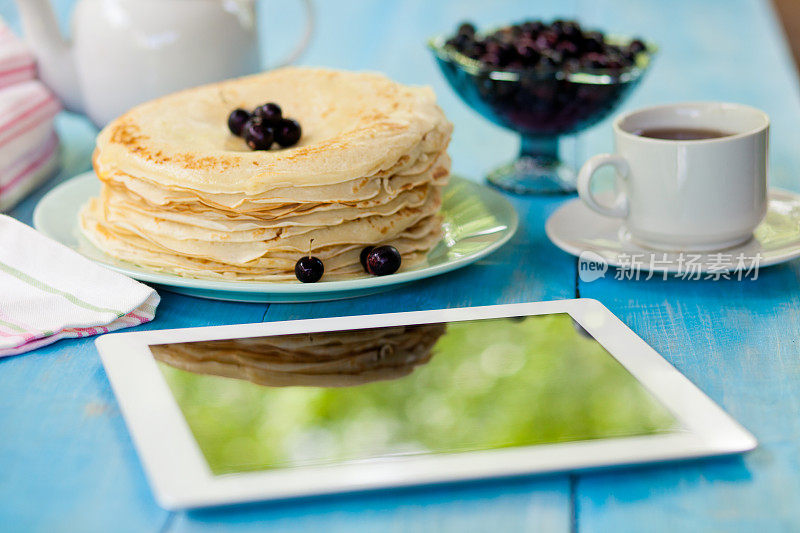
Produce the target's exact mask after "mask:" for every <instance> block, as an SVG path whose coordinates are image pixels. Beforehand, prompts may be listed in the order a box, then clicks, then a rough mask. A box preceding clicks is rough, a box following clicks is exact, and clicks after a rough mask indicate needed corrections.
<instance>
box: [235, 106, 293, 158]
mask: <svg viewBox="0 0 800 533" xmlns="http://www.w3.org/2000/svg"><path fill="white" fill-rule="evenodd" d="M228 128H229V129H230V130H231V133H233V134H234V135H236V136H238V137H242V138H244V142H246V143H247V146H249V147H250V149H251V150H269V149H270V148H272V144H273V143H278V144H279V145H280V146H281V147H282V148H287V147H289V146H294V145H295V144H297V141H299V140H300V135H301V134H302V130H301V129H300V124H299V123H298V122H297V121H296V120H293V119H291V118H283V111H282V110H281V108H280V106H279V105H278V104H275V103H273V102H269V103H266V104H264V105H260V106H258V107H257V108H255V109H254V110H253V112H252V113H251V112H249V111H247V110H246V109H241V108H239V109H234V110H233V111H231V114H230V115H228Z"/></svg>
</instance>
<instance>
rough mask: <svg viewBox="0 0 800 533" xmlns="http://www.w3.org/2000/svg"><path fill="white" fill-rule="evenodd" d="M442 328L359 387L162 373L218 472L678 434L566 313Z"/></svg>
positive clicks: (659, 409)
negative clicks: (402, 366) (401, 367)
mask: <svg viewBox="0 0 800 533" xmlns="http://www.w3.org/2000/svg"><path fill="white" fill-rule="evenodd" d="M443 326H444V325H442V326H437V327H439V328H441V329H440V330H439V331H438V333H436V336H434V337H433V338H432V339H430V342H429V344H428V346H427V348H428V349H427V352H428V353H427V357H430V359H427V357H419V353H417V355H415V356H414V358H412V359H413V364H412V365H410V367H409V368H408V369H406V370H405V372H407V373H408V375H405V376H404V377H399V378H397V379H388V378H389V377H391V376H390V375H388V376H387V374H386V373H385V372H384V373H383V374H381V376H382V379H383V381H374V382H370V383H366V384H361V385H356V386H347V387H342V386H339V387H332V388H331V387H317V386H281V387H272V386H263V385H257V384H255V383H252V382H250V381H247V379H252V375H251V374H248V373H246V372H245V373H243V375H242V377H244V378H245V379H235V378H231V377H220V376H217V375H206V374H199V373H196V372H190V371H186V370H180V369H178V368H174V367H173V366H170V365H168V364H165V363H162V362H159V367H160V368H161V371H162V373H163V375H164V377H165V378H166V380H167V383H168V384H169V387H170V389H171V390H172V392H173V394H174V395H175V398H176V399H177V402H178V404H179V406H180V408H181V410H182V411H183V414H184V416H185V417H186V420H187V422H188V424H189V426H190V428H191V430H192V432H193V434H194V437H195V438H196V440H197V442H198V444H199V446H200V448H201V450H202V452H203V454H204V455H205V458H206V460H207V461H208V464H209V466H210V468H211V470H212V472H214V473H215V474H224V473H233V472H243V471H249V470H263V469H270V468H281V467H289V466H304V465H320V464H328V463H332V462H341V461H353V460H364V459H376V458H380V457H388V456H397V455H401V454H427V453H445V452H454V451H468V450H484V449H491V448H503V447H510V446H524V445H532V444H541V443H555V442H563V441H573V440H584V439H597V438H603V437H616V436H630V435H644V434H651V433H657V432H664V431H669V430H672V429H675V428H676V426H677V424H676V420H675V419H674V418H673V416H672V415H671V414H670V413H669V412H668V411H667V410H666V409H664V408H663V407H662V406H661V405H660V404H658V403H657V402H656V401H655V400H654V399H653V398H652V397H651V396H650V395H649V394H648V393H647V392H646V391H645V389H644V388H643V387H642V386H641V385H640V384H639V383H638V382H637V381H636V380H635V379H634V378H633V377H632V376H631V375H630V374H629V373H628V372H627V371H626V370H625V369H624V368H623V367H622V366H621V365H620V364H619V363H617V362H616V360H614V359H613V358H612V357H611V356H610V355H609V354H608V352H606V350H605V349H604V348H603V347H602V346H601V345H600V344H599V343H597V342H596V341H594V340H593V339H591V338H590V337H587V336H586V334H585V333H583V334H582V333H580V332H579V330H578V328H576V326H575V324H574V322H573V320H572V318H571V317H570V316H569V315H567V314H553V315H544V316H533V317H526V318H524V319H519V318H517V319H514V318H507V319H492V320H482V321H468V322H454V323H449V324H447V325H446V332H444V331H445V330H444V329H443ZM427 327H431V326H427ZM362 331H366V330H362ZM371 331H375V330H371ZM442 332H444V334H443V335H441V333H442ZM438 335H441V336H438ZM437 336H438V340H437ZM267 340H268V339H267ZM434 342H435V344H434V345H433V350H432V353H431V351H430V350H429V348H430V345H431V344H433V343H434ZM191 344H199V343H191ZM187 345H188V344H187ZM184 346H186V345H184ZM416 346H417V347H418V345H416ZM164 348H170V346H165V347H164ZM157 353H158V352H156V354H157ZM407 359H408V358H407ZM426 361H427V362H426ZM414 365H416V366H414ZM179 366H180V365H179ZM203 368H211V369H212V371H213V372H215V373H220V372H219V371H218V369H217V370H215V368H216V367H214V366H213V364H212V366H210V367H209V366H205V367H203ZM203 371H205V370H203ZM392 371H393V372H395V373H397V374H398V375H399V374H402V372H399V371H397V369H394V370H392ZM221 373H223V374H225V375H231V374H230V372H229V371H225V372H221ZM248 376H249V377H248ZM284 384H285V383H284Z"/></svg>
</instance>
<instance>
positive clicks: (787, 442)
mask: <svg viewBox="0 0 800 533" xmlns="http://www.w3.org/2000/svg"><path fill="white" fill-rule="evenodd" d="M71 3H72V1H71V0H58V2H57V4H58V8H59V12H60V13H61V15H62V22H64V20H63V19H64V15H65V14H66V13H67V12H68V11H69V7H70V4H71ZM268 4H269V5H268V9H266V10H264V13H263V14H262V15H263V16H264V17H265V19H266V20H265V22H267V24H268V25H267V26H265V27H267V28H268V31H269V36H268V39H267V41H268V42H267V46H269V45H270V44H275V43H277V44H280V43H281V42H289V41H290V40H291V39H290V37H288V36H287V32H288V31H289V30H290V29H291V28H292V26H291V25H284V24H275V23H274V22H275V17H276V16H277V17H279V16H280V14H279V13H280V11H281V9H282V6H281V5H280V4H279V3H277V2H273V3H268ZM318 4H319V5H318V9H319V11H320V16H319V20H320V29H319V32H318V34H317V36H316V38H315V40H314V42H313V44H312V48H311V50H310V53H309V54H308V55H307V56H306V58H305V61H304V62H305V63H307V64H319V65H326V66H335V67H342V68H356V69H362V68H369V69H376V70H382V71H384V72H387V73H388V74H389V75H391V76H392V77H395V78H397V79H399V80H402V81H405V82H409V83H430V84H432V85H433V86H434V88H435V89H436V91H437V93H438V94H439V97H440V100H441V103H442V106H443V107H444V109H445V111H446V112H447V113H448V116H449V117H450V118H451V119H452V120H453V121H454V122H455V123H456V131H455V134H454V139H453V143H452V148H451V154H452V155H453V159H454V170H455V171H456V172H458V173H460V174H463V175H466V176H468V177H471V178H474V179H479V178H480V176H482V175H483V174H484V173H485V172H486V171H487V170H488V169H489V168H491V167H492V166H494V165H496V164H497V163H498V162H501V161H503V160H505V159H509V158H511V157H512V156H513V155H514V153H515V152H516V139H515V138H514V136H513V135H512V134H510V133H508V132H504V131H502V130H500V129H498V128H496V127H494V126H491V125H489V124H487V123H486V122H485V121H483V119H481V118H479V117H478V116H477V115H476V114H474V113H472V112H471V111H470V110H469V109H468V108H466V107H465V106H464V104H462V103H461V102H460V101H459V100H458V99H457V97H455V96H454V95H453V94H452V92H450V91H449V89H448V88H447V87H446V85H445V84H444V82H443V81H442V80H441V78H440V76H439V74H438V72H436V70H435V67H434V65H433V63H432V62H431V61H430V59H429V58H428V57H427V55H426V52H425V51H424V49H423V48H422V47H421V46H420V43H421V42H422V41H423V40H424V39H425V38H426V37H427V36H429V35H430V34H432V33H435V32H437V31H441V30H442V29H449V28H451V27H453V26H454V25H455V23H456V22H458V21H459V20H461V19H463V18H472V19H474V20H476V21H479V22H481V24H491V23H492V22H497V23H500V22H504V21H507V20H513V19H519V18H524V17H525V16H532V15H535V16H544V17H550V16H555V15H566V16H579V18H581V19H582V20H584V21H587V22H589V23H594V24H596V25H598V26H601V27H605V28H613V29H615V30H618V31H620V32H628V33H641V34H643V35H645V36H648V37H650V38H653V39H654V40H656V41H657V42H659V44H661V46H662V52H661V54H660V57H659V59H658V61H657V62H656V66H655V68H654V69H653V72H651V74H650V76H649V77H648V78H647V79H646V80H645V82H644V83H643V84H642V86H641V89H640V90H639V91H638V92H637V94H635V95H634V97H633V98H632V99H631V101H630V102H629V104H628V106H627V107H628V108H631V107H634V106H637V105H642V104H647V103H652V102H661V101H674V100H681V99H726V100H734V101H742V102H746V103H751V104H753V105H757V106H759V107H762V108H764V109H765V110H767V111H768V112H769V113H770V114H771V115H772V117H773V147H772V148H773V150H772V157H771V162H772V177H773V183H776V184H780V185H782V186H792V185H794V183H795V180H794V179H793V174H792V171H793V164H794V163H795V162H796V159H795V156H794V153H793V152H794V145H795V144H796V143H795V141H796V133H795V132H794V129H793V126H794V123H795V122H796V120H797V118H798V113H797V111H798V109H797V106H798V105H800V100H798V99H797V98H796V97H797V94H796V90H795V89H794V87H795V85H791V88H790V84H794V83H795V81H796V79H795V78H794V74H793V72H792V71H791V69H790V67H789V64H788V57H787V55H786V53H785V48H784V47H783V44H782V43H781V42H780V41H779V39H777V38H776V33H775V26H774V21H772V20H771V19H770V18H769V16H768V13H767V9H766V8H765V6H764V5H763V4H761V3H755V2H747V1H737V2H728V1H724V2H723V1H722V0H709V1H707V2H703V3H697V2H690V1H688V0H682V1H680V2H671V3H670V5H669V11H666V10H665V9H663V8H662V9H659V7H661V6H659V5H658V4H644V3H636V4H633V3H624V4H623V3H619V2H614V1H611V0H607V1H602V2H595V3H591V2H588V1H585V0H584V1H583V2H580V5H579V6H577V7H576V5H575V2H570V3H568V4H567V5H564V4H563V3H558V2H555V1H548V2H537V3H536V4H530V3H523V2H510V1H508V2H505V1H504V2H494V3H491V4H489V3H488V2H482V1H480V0H467V1H464V2H436V3H433V2H427V3H426V2H422V1H420V0H417V1H414V2H403V3H401V2H375V1H367V0H359V1H353V2H348V3H344V4H343V3H333V2H325V3H322V2H319V3H318ZM0 15H2V16H3V17H4V18H8V19H10V20H11V22H12V24H14V18H15V17H14V9H13V7H12V5H11V2H10V0H0ZM278 47H279V46H275V48H276V49H277V48H278ZM754 80H768V81H769V83H757V82H756V81H754ZM60 129H61V132H62V139H63V140H64V141H65V145H66V147H67V148H66V150H65V157H66V160H67V161H68V163H67V165H66V166H67V168H68V169H71V170H74V171H75V172H77V171H78V170H82V169H83V168H86V167H88V153H89V152H90V151H91V137H92V136H93V131H92V130H91V128H89V127H88V126H87V125H86V124H85V123H84V122H82V121H80V120H78V119H75V118H73V117H69V116H66V115H65V116H63V117H62V118H61V119H60ZM776 135H779V136H780V141H778V142H776ZM581 141H582V142H580V143H575V142H570V143H568V146H567V147H566V153H567V154H568V155H570V156H572V157H577V158H578V159H581V158H583V157H586V156H588V155H590V154H592V153H594V152H597V151H603V150H608V149H610V136H609V135H608V123H607V122H606V123H605V124H601V125H599V126H597V127H595V128H594V129H592V130H591V131H590V132H588V133H587V134H585V135H582V136H581ZM68 173H69V171H67V172H65V173H64V174H63V175H62V177H64V176H66V175H67V174H68ZM34 201H35V199H32V200H29V201H27V202H26V203H24V204H23V205H22V206H20V208H18V209H17V210H16V211H15V215H16V216H18V217H19V218H21V219H22V220H26V221H29V220H30V213H31V211H32V207H33V205H34ZM556 203H557V201H548V200H518V201H517V203H516V205H517V207H518V209H519V210H520V212H521V214H522V216H523V220H524V224H523V227H522V228H521V230H520V231H521V233H520V234H519V235H518V236H517V237H516V238H515V239H514V241H513V242H512V243H511V244H510V245H509V246H508V247H507V248H505V249H504V250H501V251H500V252H498V253H497V254H495V255H493V256H491V257H489V258H487V259H486V260H484V261H483V262H481V263H479V264H477V265H474V266H472V267H469V268H468V269H464V270H463V271H460V272H457V273H453V274H451V275H447V276H444V277H441V278H438V279H436V280H431V281H428V282H423V283H419V284H415V285H412V286H409V287H407V288H404V289H401V290H400V291H396V292H393V293H386V294H384V295H379V296H374V297H368V298H361V299H357V300H352V301H342V302H333V303H326V304H308V305H302V306H288V305H285V306H272V307H271V308H270V309H269V310H268V311H267V313H266V317H265V318H266V319H267V320H278V319H282V318H300V317H312V316H330V315H346V314H356V313H369V312H384V311H395V310H411V309H423V308H433V307H447V306H454V305H481V304H489V303H499V302H506V301H523V300H533V299H550V298H559V297H570V296H571V295H572V292H573V285H572V280H573V278H574V272H575V270H574V261H573V260H572V259H570V258H569V257H568V256H566V255H563V254H560V253H559V252H557V251H556V250H555V249H554V248H553V247H552V246H551V245H550V244H549V243H548V242H547V240H546V239H545V237H544V235H543V232H542V223H543V221H544V219H545V218H546V216H547V214H548V213H549V212H551V211H552V209H553V208H554V207H555V204H556ZM763 276H764V277H763V279H762V280H761V281H759V282H757V283H756V284H754V285H753V286H752V287H754V288H749V289H748V288H740V289H737V290H738V292H737V290H731V289H730V286H731V285H730V284H728V285H721V284H705V285H704V284H699V285H698V284H691V283H688V284H680V283H677V282H667V283H663V284H662V283H652V282H650V283H639V284H636V283H625V284H620V283H618V282H610V281H602V282H595V283H593V284H591V285H588V286H583V287H581V290H582V291H583V293H584V295H587V296H597V297H600V299H601V300H603V301H604V302H606V303H607V304H608V305H609V306H610V307H611V308H612V309H613V310H614V311H615V312H617V313H618V314H619V315H620V316H621V317H622V318H623V320H625V321H626V322H628V323H629V324H631V325H632V327H634V329H635V330H636V331H638V332H639V333H641V334H642V335H643V336H644V337H645V339H646V340H648V341H649V342H651V344H653V345H654V346H656V348H657V349H659V350H660V351H662V353H665V355H667V356H668V357H669V358H670V359H671V360H672V361H673V362H675V363H676V364H677V365H678V366H679V368H681V369H682V370H684V371H686V373H687V374H688V375H689V376H690V377H691V378H692V379H694V380H695V381H696V382H697V383H699V384H700V385H701V386H702V387H703V388H704V389H705V390H706V391H707V392H709V393H710V394H711V395H712V397H713V398H715V399H716V400H718V401H720V402H722V403H723V404H724V405H725V406H726V407H727V408H728V409H729V410H731V412H732V413H733V414H734V415H735V416H737V417H740V418H741V419H742V420H743V421H744V422H745V423H746V424H747V425H748V426H750V427H751V429H753V430H755V431H756V433H757V435H758V436H759V437H760V438H761V439H762V441H764V442H767V443H768V446H769V447H766V448H765V450H766V452H765V453H761V452H757V454H754V455H752V456H751V457H749V458H748V459H747V460H746V461H744V462H740V461H726V462H703V463H697V464H694V465H684V466H680V467H672V468H668V469H665V468H655V469H638V470H635V471H628V472H621V473H616V474H602V475H600V474H593V475H591V476H584V477H581V478H580V481H579V482H578V484H577V490H578V495H579V499H578V502H577V503H578V506H577V510H578V526H579V527H580V529H597V530H602V531H605V530H625V529H638V528H639V527H640V525H641V524H648V526H651V527H656V526H659V527H663V528H664V529H666V527H668V526H690V527H692V528H693V529H694V528H699V529H702V528H703V527H704V526H707V527H710V526H712V525H714V524H716V522H717V521H721V522H720V523H721V524H722V527H724V528H725V529H732V528H734V526H736V525H737V523H738V522H737V521H739V520H741V521H742V522H741V523H742V524H744V525H754V524H757V523H762V524H767V525H770V526H775V527H773V528H771V529H779V528H781V526H786V527H785V528H788V526H791V525H796V524H795V523H794V522H793V521H792V520H793V517H794V516H796V515H797V513H796V511H795V512H792V509H791V508H790V507H789V506H790V504H791V503H792V502H794V501H796V500H797V495H798V494H797V491H798V487H797V485H798V476H797V474H796V472H797V465H796V464H795V462H793V461H792V459H791V458H792V456H793V455H795V456H796V455H797V450H796V441H797V434H798V428H797V427H796V423H794V420H795V419H796V418H797V416H796V415H797V405H796V404H797V402H796V398H797V392H798V391H797V390H796V386H795V385H794V384H793V383H792V382H793V381H796V379H795V375H796V373H797V368H796V366H795V363H794V361H795V360H796V355H797V354H796V348H795V344H794V342H795V340H794V339H796V338H797V331H796V328H795V327H794V326H793V325H794V324H797V317H796V316H795V315H794V311H793V310H794V309H797V308H798V306H797V301H796V299H797V294H796V293H797V289H796V278H797V272H796V267H794V266H793V267H791V268H787V267H781V268H778V269H773V271H771V272H769V273H764V275H763ZM706 285H710V286H706ZM726 287H727V288H726ZM742 287H744V286H742ZM162 294H163V296H164V302H163V303H162V306H161V307H160V309H159V316H158V319H157V321H156V322H155V323H153V324H151V325H149V326H148V327H151V328H164V327H180V326H188V325H206V324H213V323H223V322H224V323H233V322H240V321H241V322H247V321H258V320H261V319H262V317H264V316H265V315H264V312H265V310H266V307H265V306H259V305H246V304H229V303H221V302H206V301H201V300H196V299H191V298H185V297H180V296H175V295H169V294H168V293H162ZM725 305H727V306H729V307H728V308H727V310H726V309H725V308H724V306H725ZM726 321H727V322H731V321H735V326H730V325H727V326H726ZM720 324H722V326H720ZM31 390H34V391H35V392H34V393H32V392H31ZM0 406H2V407H4V409H0V428H12V431H8V432H7V431H4V439H5V440H0V471H2V472H3V476H2V482H0V501H1V502H3V503H2V504H0V523H4V524H10V525H11V526H12V529H19V530H30V529H46V530H59V529H81V530H87V531H90V530H108V529H110V528H112V527H113V528H114V529H123V530H132V531H142V530H155V529H160V528H161V527H162V526H164V528H165V529H174V530H178V531H195V530H211V529H225V530H227V529H231V528H236V529H237V530H240V529H256V528H259V529H260V528H262V527H263V526H265V525H266V526H268V527H270V528H271V529H274V530H306V529H311V528H316V529H325V530H344V529H345V528H347V530H348V531H349V530H359V529H361V530H374V529H378V528H381V529H383V528H390V529H395V530H406V529H413V530H422V531H425V530H431V531H448V530H453V531H455V530H458V531H461V530H486V529H508V530H531V529H536V528H538V529H541V530H548V531H558V530H566V529H568V528H569V525H570V519H571V516H570V502H569V494H570V491H569V487H568V482H567V480H566V478H564V477H553V478H544V479H538V480H530V479H529V480H523V481H516V482H500V483H489V484H485V483H483V484H469V485H465V486H459V487H452V486H448V487H436V488H430V489H417V490H412V491H395V492H386V493H380V494H375V495H369V496H363V495H361V496H349V497H341V498H334V499H330V498H328V499H322V500H304V501H301V502H296V503H292V504H273V505H254V506H248V507H247V508H237V509H227V510H217V511H206V512H195V513H188V514H184V513H181V514H178V515H177V516H175V517H172V518H170V517H167V515H166V513H164V512H162V511H160V510H159V509H158V508H157V507H156V506H155V504H154V503H153V502H152V499H151V497H150V495H149V491H148V489H147V488H146V486H145V484H144V481H143V478H142V474H141V469H140V467H139V465H138V461H137V460H136V458H135V455H134V454H133V451H132V448H131V445H130V440H129V438H128V436H127V432H126V430H125V429H124V425H123V424H122V422H121V419H120V417H119V413H118V411H117V408H116V404H115V402H114V400H113V396H112V395H111V392H110V391H109V389H108V385H107V382H106V380H105V376H104V374H103V372H102V369H101V368H100V366H99V362H98V361H97V357H96V353H95V351H94V349H93V347H92V346H91V343H90V342H87V341H68V342H62V343H59V344H57V345H55V346H52V347H50V348H46V349H43V350H40V351H38V352H36V353H34V354H30V355H26V356H22V357H17V358H12V359H9V360H6V361H3V362H0ZM773 410H774V412H775V413H780V414H781V415H782V416H779V415H778V414H773V413H772V411H773ZM6 433H7V434H10V435H11V437H10V438H6V437H5V434H6ZM765 439H768V441H767V440H765ZM759 454H760V455H759ZM795 461H796V460H795ZM773 463H774V464H773ZM728 498H730V501H726V500H727V499H728ZM706 500H709V502H710V503H709V504H708V505H706V504H705V501H706ZM43 502H44V503H43ZM51 502H53V503H51ZM759 508H763V509H764V510H765V511H764V512H760V511H759ZM537 526H538V527H537ZM727 526H729V527H727Z"/></svg>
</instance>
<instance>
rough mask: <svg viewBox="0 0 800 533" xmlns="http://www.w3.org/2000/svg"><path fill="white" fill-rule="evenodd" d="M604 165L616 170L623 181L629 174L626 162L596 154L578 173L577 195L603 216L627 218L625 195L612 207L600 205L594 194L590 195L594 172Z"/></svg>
mask: <svg viewBox="0 0 800 533" xmlns="http://www.w3.org/2000/svg"><path fill="white" fill-rule="evenodd" d="M605 165H611V166H613V167H614V168H616V169H617V175H618V176H619V177H620V178H621V179H622V180H623V181H625V180H626V179H627V177H628V173H629V172H630V168H629V167H628V162H627V161H625V159H624V158H622V157H621V156H618V155H616V154H598V155H595V156H592V157H591V158H589V160H588V161H587V162H586V163H584V164H583V166H582V167H581V170H580V172H578V195H579V196H580V197H581V200H583V203H585V204H586V205H588V206H589V207H590V208H592V209H593V210H595V211H597V212H598V213H600V214H601V215H603V216H607V217H614V218H625V217H627V216H628V198H627V196H626V195H625V193H622V194H620V195H619V196H618V197H617V201H616V202H615V203H614V205H602V204H601V203H599V202H598V201H597V200H596V199H595V197H594V194H592V178H593V177H594V173H595V171H596V170H597V169H598V168H600V167H602V166H605Z"/></svg>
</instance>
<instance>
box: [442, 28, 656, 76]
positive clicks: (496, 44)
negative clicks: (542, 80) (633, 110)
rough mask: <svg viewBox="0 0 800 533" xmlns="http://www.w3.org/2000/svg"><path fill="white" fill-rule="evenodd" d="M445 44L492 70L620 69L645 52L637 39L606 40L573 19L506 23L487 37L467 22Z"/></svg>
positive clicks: (644, 46)
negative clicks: (549, 21) (614, 41)
mask: <svg viewBox="0 0 800 533" xmlns="http://www.w3.org/2000/svg"><path fill="white" fill-rule="evenodd" d="M446 44H447V46H450V47H452V48H454V49H455V50H456V51H458V52H460V53H461V54H463V55H465V56H467V57H469V58H472V59H474V60H476V61H480V62H481V63H483V64H485V65H486V66H488V67H490V68H493V69H508V70H526V69H534V68H536V69H546V70H565V71H570V72H575V71H580V70H586V69H592V70H593V69H610V70H619V69H623V68H626V67H630V66H632V65H634V64H635V63H636V56H637V55H638V54H640V53H642V52H645V51H646V50H647V46H646V45H645V44H644V42H642V40H641V39H633V40H632V41H630V42H628V43H627V44H624V45H617V44H613V43H609V42H606V38H605V35H604V34H603V33H602V32H599V31H587V30H584V29H583V28H581V25H580V24H578V23H577V22H575V21H572V20H554V21H553V22H551V23H550V24H545V23H543V22H542V21H539V20H529V21H526V22H523V23H520V24H513V25H511V26H505V27H503V28H500V29H499V30H497V31H495V32H493V33H491V34H489V35H485V36H484V35H478V34H477V33H476V29H475V26H474V25H473V24H471V23H469V22H465V23H463V24H461V25H460V26H459V27H458V31H457V32H456V35H455V36H453V37H452V38H450V39H448V40H447V43H446Z"/></svg>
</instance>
